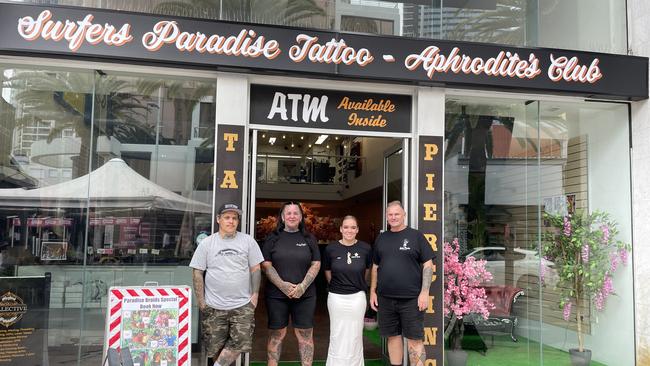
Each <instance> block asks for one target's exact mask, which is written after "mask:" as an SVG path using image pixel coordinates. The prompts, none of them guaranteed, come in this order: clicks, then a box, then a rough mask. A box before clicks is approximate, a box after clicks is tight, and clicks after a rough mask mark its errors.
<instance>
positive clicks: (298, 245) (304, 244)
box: [296, 243, 307, 247]
mask: <svg viewBox="0 0 650 366" xmlns="http://www.w3.org/2000/svg"><path fill="white" fill-rule="evenodd" d="M296 246H297V247H306V246H307V243H296Z"/></svg>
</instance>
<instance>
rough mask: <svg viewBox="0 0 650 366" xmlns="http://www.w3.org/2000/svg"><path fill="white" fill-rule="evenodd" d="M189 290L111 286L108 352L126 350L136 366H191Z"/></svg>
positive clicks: (108, 317)
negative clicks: (129, 352)
mask: <svg viewBox="0 0 650 366" xmlns="http://www.w3.org/2000/svg"><path fill="white" fill-rule="evenodd" d="M190 308H191V290H190V288H189V287H186V286H183V287H112V288H111V289H110V290H109V311H108V314H107V322H106V325H107V326H106V331H107V334H106V339H107V345H106V346H107V349H108V348H116V349H118V350H119V349H123V348H126V347H128V348H129V349H130V350H131V355H132V356H133V364H134V365H135V366H172V365H173V366H183V365H190V362H191V361H190V349H191V343H190V339H191V338H190V324H191V323H190V322H191V319H190Z"/></svg>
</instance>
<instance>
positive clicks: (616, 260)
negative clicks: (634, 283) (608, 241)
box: [609, 253, 621, 273]
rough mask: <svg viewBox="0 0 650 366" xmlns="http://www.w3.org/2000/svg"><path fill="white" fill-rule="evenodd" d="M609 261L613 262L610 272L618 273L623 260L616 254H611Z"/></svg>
mask: <svg viewBox="0 0 650 366" xmlns="http://www.w3.org/2000/svg"><path fill="white" fill-rule="evenodd" d="M609 260H610V262H611V267H610V270H609V271H610V272H611V273H614V272H616V269H617V268H618V263H619V261H620V260H621V259H620V257H619V256H618V255H617V254H616V253H610V254H609Z"/></svg>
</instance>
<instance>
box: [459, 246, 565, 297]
mask: <svg viewBox="0 0 650 366" xmlns="http://www.w3.org/2000/svg"><path fill="white" fill-rule="evenodd" d="M464 257H465V258H467V257H474V258H475V259H483V260H485V261H486V264H485V268H486V269H487V270H488V271H490V273H492V281H490V282H489V284H496V285H505V284H506V278H507V276H506V274H511V273H512V277H511V278H512V284H514V285H516V286H517V287H520V288H531V287H532V286H533V285H537V284H539V283H540V278H541V279H542V281H541V282H542V284H543V285H544V286H549V287H555V285H556V284H557V281H558V274H557V271H556V269H555V263H553V262H551V261H549V260H547V259H544V258H541V259H540V257H539V253H538V252H537V251H535V250H530V249H522V248H514V249H513V250H512V251H506V248H504V247H477V248H474V249H472V250H471V251H470V252H469V253H467V254H465V255H464ZM506 260H511V261H512V267H511V268H508V267H510V265H509V266H508V267H506V264H507V263H506ZM507 268H508V269H507Z"/></svg>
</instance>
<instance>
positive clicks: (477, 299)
mask: <svg viewBox="0 0 650 366" xmlns="http://www.w3.org/2000/svg"><path fill="white" fill-rule="evenodd" d="M459 247H460V245H459V244H458V239H454V240H453V241H452V243H451V244H450V243H445V244H444V248H443V253H444V257H443V258H444V275H445V279H444V285H445V290H444V293H443V301H444V305H445V306H444V310H443V313H444V314H445V315H446V316H448V315H450V314H451V315H453V316H456V318H458V319H462V318H463V316H465V315H467V314H470V313H476V314H480V315H481V316H483V318H485V319H487V318H488V316H489V310H490V309H493V308H494V305H493V304H491V303H489V302H488V301H487V296H486V294H485V289H484V288H483V287H481V285H482V284H483V283H485V282H488V281H490V280H492V274H491V273H490V272H488V271H487V270H486V269H485V261H484V260H476V258H474V257H468V258H466V259H465V261H464V262H461V261H460V260H459V258H458V252H459Z"/></svg>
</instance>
